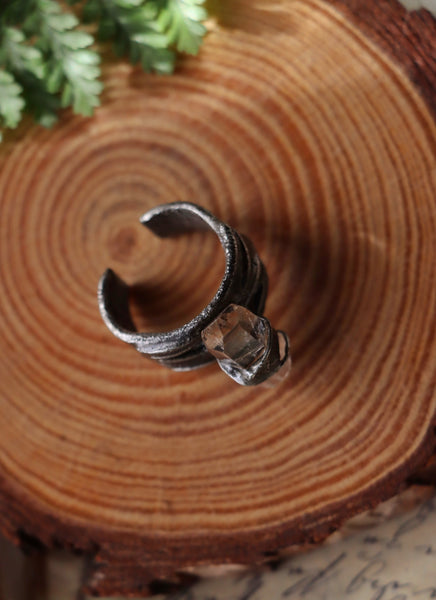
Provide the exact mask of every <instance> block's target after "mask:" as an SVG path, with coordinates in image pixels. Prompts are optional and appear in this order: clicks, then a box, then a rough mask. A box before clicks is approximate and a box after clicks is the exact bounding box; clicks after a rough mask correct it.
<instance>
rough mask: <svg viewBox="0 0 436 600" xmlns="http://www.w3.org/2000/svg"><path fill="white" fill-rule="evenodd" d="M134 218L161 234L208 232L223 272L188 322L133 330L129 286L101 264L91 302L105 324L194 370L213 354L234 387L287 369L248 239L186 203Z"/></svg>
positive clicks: (284, 346)
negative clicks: (158, 330)
mask: <svg viewBox="0 0 436 600" xmlns="http://www.w3.org/2000/svg"><path fill="white" fill-rule="evenodd" d="M140 221H141V223H142V224H143V225H144V226H145V227H147V228H148V229H149V230H150V231H152V232H153V233H154V234H155V235H157V236H159V237H162V238H165V237H170V236H177V235H179V234H183V233H187V232H191V231H204V230H212V231H213V232H215V233H216V235H217V236H218V238H219V240H220V242H221V245H222V247H223V249H224V253H225V261H226V264H225V272H224V277H223V279H222V281H221V284H220V286H219V288H218V291H217V293H216V294H215V296H214V298H213V299H212V300H211V302H210V303H209V304H208V305H207V306H206V307H205V308H204V309H203V310H202V311H201V312H200V314H199V315H197V316H196V317H194V318H193V319H192V320H191V321H189V322H188V323H186V324H185V325H183V326H181V327H179V328H177V329H173V330H172V331H168V332H162V333H143V332H138V331H137V329H136V327H135V325H134V323H133V320H132V318H131V315H130V310H129V288H128V285H127V284H126V283H125V282H124V281H123V280H122V279H121V278H120V277H119V276H118V275H117V274H116V273H114V271H112V270H111V269H107V270H106V271H105V273H104V274H103V275H102V277H101V279H100V282H99V287H98V303H99V308H100V313H101V315H102V317H103V320H104V322H105V323H106V325H107V327H108V328H109V330H110V331H111V332H112V333H113V334H114V335H115V336H116V337H118V338H119V339H121V340H123V341H124V342H127V343H129V344H132V345H133V346H135V348H136V349H137V350H138V351H139V352H141V353H142V354H146V355H147V356H148V357H149V358H152V359H154V360H156V361H158V362H159V363H161V364H162V365H164V366H166V367H169V368H170V369H173V370H178V371H184V370H191V369H195V368H198V367H201V366H203V365H206V364H207V363H209V362H211V361H212V360H214V358H216V359H217V361H218V364H219V366H220V367H221V369H222V370H223V371H224V372H225V373H227V375H229V376H230V377H232V379H234V380H235V381H237V382H238V383H240V384H241V385H256V384H258V383H262V382H264V381H266V380H267V379H269V378H270V377H271V376H273V375H275V374H278V372H279V371H280V372H281V373H282V372H283V373H284V371H285V370H286V371H287V370H288V368H289V366H290V357H289V344H288V338H287V336H286V334H285V333H283V332H281V331H276V330H274V329H273V328H272V327H271V324H270V323H269V321H268V320H267V319H266V318H265V317H262V316H261V315H262V314H263V310H264V306H265V300H266V294H267V288H268V277H267V274H266V270H265V267H264V265H263V263H262V261H261V260H260V258H259V256H258V255H257V253H256V250H255V249H254V247H253V244H252V243H251V241H250V240H249V239H248V238H246V237H245V236H244V235H241V234H239V233H238V232H237V231H236V230H235V229H233V228H232V227H230V226H229V225H227V224H226V223H223V222H222V221H220V220H219V219H217V218H216V217H214V216H213V215H212V214H211V213H210V212H208V211H207V210H205V209H204V208H202V207H200V206H198V205H196V204H193V203H190V202H173V203H171V204H164V205H161V206H157V207H156V208H153V209H152V210H150V211H148V212H146V213H145V214H144V215H143V216H142V217H141V219H140ZM284 367H286V369H285V368H284ZM276 379H277V378H276ZM280 379H281V377H280ZM271 383H273V381H271Z"/></svg>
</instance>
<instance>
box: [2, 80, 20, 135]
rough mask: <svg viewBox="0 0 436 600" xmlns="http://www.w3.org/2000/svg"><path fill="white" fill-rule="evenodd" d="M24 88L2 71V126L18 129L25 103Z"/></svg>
mask: <svg viewBox="0 0 436 600" xmlns="http://www.w3.org/2000/svg"><path fill="white" fill-rule="evenodd" d="M22 91H23V90H22V87H21V86H20V85H19V84H18V83H17V82H16V81H15V79H14V77H13V76H12V75H11V74H10V73H8V72H7V71H0V125H1V127H10V128H13V127H16V126H17V125H18V123H19V122H20V119H21V116H22V112H23V109H24V105H25V102H24V100H23V97H22Z"/></svg>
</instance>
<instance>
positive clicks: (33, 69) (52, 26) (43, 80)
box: [0, 0, 207, 134]
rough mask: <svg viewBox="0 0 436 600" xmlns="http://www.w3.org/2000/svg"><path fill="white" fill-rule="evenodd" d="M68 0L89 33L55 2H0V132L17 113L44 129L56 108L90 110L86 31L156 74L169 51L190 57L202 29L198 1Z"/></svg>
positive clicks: (165, 68)
mask: <svg viewBox="0 0 436 600" xmlns="http://www.w3.org/2000/svg"><path fill="white" fill-rule="evenodd" d="M0 1H1V0H0ZM68 1H69V3H70V4H77V5H78V7H77V8H78V10H79V13H80V10H81V13H80V14H81V15H82V20H83V22H87V23H90V24H91V29H90V28H89V26H88V27H87V31H84V30H83V28H82V26H81V23H80V20H79V19H78V17H77V16H76V15H75V14H73V13H72V12H69V11H68V9H67V8H66V7H65V5H64V4H63V2H61V0H10V1H9V2H8V3H7V4H1V5H0V134H1V129H2V128H5V127H16V125H17V124H18V122H19V121H20V119H21V116H22V113H23V111H26V112H31V113H32V114H33V115H34V117H35V118H36V119H37V121H38V122H39V123H41V124H43V125H45V126H51V125H52V124H53V123H54V122H55V121H56V118H57V111H58V108H59V107H60V106H64V107H65V106H72V108H73V110H74V112H76V113H80V114H83V115H90V114H91V113H92V112H93V109H94V108H95V107H96V106H98V104H99V95H100V93H101V90H102V87H103V86H102V83H101V82H100V80H99V76H100V69H99V62H100V57H99V55H98V53H97V52H96V51H95V49H94V37H93V35H92V33H90V31H91V32H92V30H93V29H92V27H93V28H94V31H95V34H96V35H97V37H98V38H99V39H101V40H112V41H113V47H114V50H115V52H116V54H118V55H127V56H128V57H129V59H130V61H131V62H132V63H137V62H139V63H140V64H141V65H142V67H143V69H144V70H145V71H154V72H157V73H162V74H168V73H171V72H172V71H173V69H174V64H175V58H176V52H177V51H179V52H188V53H191V54H196V53H197V52H198V49H199V47H200V44H201V41H202V38H203V36H204V34H205V31H206V29H205V27H204V25H203V23H202V21H204V20H205V18H206V16H207V15H206V11H205V9H204V7H203V4H204V1H205V0H68ZM76 12H77V11H76ZM79 13H78V14H79Z"/></svg>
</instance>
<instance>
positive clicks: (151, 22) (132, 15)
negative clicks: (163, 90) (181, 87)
mask: <svg viewBox="0 0 436 600" xmlns="http://www.w3.org/2000/svg"><path fill="white" fill-rule="evenodd" d="M97 1H98V2H99V4H100V22H99V29H98V36H99V38H100V39H102V40H107V39H110V38H114V44H113V47H114V51H115V54H117V55H118V56H124V55H125V54H128V55H129V57H130V60H131V62H132V63H133V64H136V63H138V62H139V63H140V64H141V65H142V68H143V69H144V70H145V71H147V72H150V71H155V72H157V73H164V74H167V73H172V71H173V69H174V62H175V55H174V52H173V51H172V50H170V49H169V48H168V39H167V37H166V35H165V33H164V32H163V31H161V28H160V26H159V24H158V16H159V2H157V1H156V0H147V1H145V2H144V0H97ZM89 4H91V12H94V13H95V12H96V0H88V3H87V5H86V6H88V5H89Z"/></svg>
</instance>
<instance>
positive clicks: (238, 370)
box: [202, 304, 291, 387]
mask: <svg viewBox="0 0 436 600" xmlns="http://www.w3.org/2000/svg"><path fill="white" fill-rule="evenodd" d="M271 336H277V338H276V339H277V343H278V353H277V345H275V343H274V342H273V341H272V340H273V339H274V338H272V337H271ZM202 339H203V343H204V345H205V346H206V349H207V350H208V352H210V353H211V354H212V355H213V356H215V358H216V359H217V360H218V364H219V365H220V367H221V368H222V370H223V371H224V372H225V373H227V375H229V376H230V377H232V379H234V380H235V381H237V382H238V383H240V384H241V385H253V384H255V381H256V379H258V383H262V386H265V387H274V386H276V385H278V384H279V383H280V382H281V381H282V380H283V379H284V378H285V377H287V375H288V374H289V370H290V367H291V358H290V356H289V342H288V336H287V335H286V334H285V333H284V332H283V331H277V332H275V331H274V330H272V329H271V326H270V324H269V322H268V321H267V320H266V319H265V318H263V317H259V316H257V315H255V314H253V313H252V312H251V311H249V310H248V309H246V308H244V307H243V306H239V305H237V304H230V305H229V306H228V307H227V308H226V309H225V310H224V311H223V312H222V313H221V314H219V315H218V317H217V318H216V319H215V320H214V321H213V322H212V323H211V324H210V325H209V326H208V327H206V328H205V329H204V331H203V332H202ZM271 344H272V345H271ZM274 347H275V348H276V350H275V351H273V352H274V353H273V355H271V354H270V353H271V351H272V350H271V348H274ZM265 360H266V361H267V362H266V363H265V362H264V361H265ZM265 365H269V367H267V368H269V369H271V374H269V373H268V371H266V372H265V371H264V369H265ZM259 377H261V379H260V381H259Z"/></svg>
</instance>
